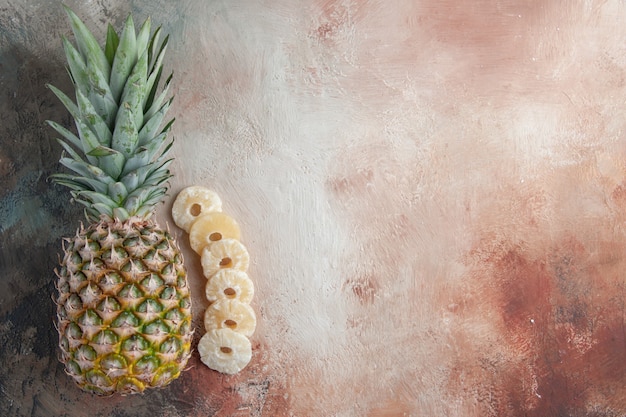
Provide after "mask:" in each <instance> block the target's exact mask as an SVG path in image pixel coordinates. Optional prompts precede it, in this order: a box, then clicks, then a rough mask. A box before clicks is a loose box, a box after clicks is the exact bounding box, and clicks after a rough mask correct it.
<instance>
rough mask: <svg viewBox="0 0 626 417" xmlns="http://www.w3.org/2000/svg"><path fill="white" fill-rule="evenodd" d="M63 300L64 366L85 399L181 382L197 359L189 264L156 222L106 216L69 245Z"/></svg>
mask: <svg viewBox="0 0 626 417" xmlns="http://www.w3.org/2000/svg"><path fill="white" fill-rule="evenodd" d="M63 246H64V256H63V259H62V260H61V262H60V269H58V270H57V271H55V272H56V273H57V276H58V281H57V291H58V297H57V299H56V305H57V329H58V333H59V347H60V351H61V355H60V361H61V362H62V363H63V364H64V365H65V370H66V373H67V374H68V375H70V376H71V377H72V378H74V380H75V381H76V383H77V384H78V385H79V386H80V387H81V388H82V389H83V390H85V391H88V392H92V393H94V394H98V395H110V394H114V393H120V394H133V393H140V392H143V391H144V390H145V389H147V388H156V387H163V386H165V385H167V384H169V383H170V382H171V381H172V380H174V379H175V378H177V377H178V376H179V374H180V373H181V372H182V371H183V369H184V368H185V365H186V363H187V360H188V359H189V357H190V352H191V341H192V337H193V330H192V325H191V298H190V294H189V286H188V285H187V275H186V270H185V268H184V265H183V256H182V253H181V252H180V250H179V248H178V246H177V243H176V241H175V240H174V239H173V238H172V236H171V235H170V234H169V232H167V231H164V230H161V229H160V228H159V227H158V226H157V225H156V224H155V223H154V222H153V221H152V220H145V219H142V218H139V217H132V218H130V219H128V220H125V221H119V220H112V219H110V218H107V217H105V216H103V218H102V219H101V220H100V221H99V222H97V223H92V224H91V225H90V226H89V227H87V228H83V227H82V226H81V228H80V229H79V230H78V231H77V232H76V235H75V236H74V237H73V238H69V239H65V241H64V245H63Z"/></svg>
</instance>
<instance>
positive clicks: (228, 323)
mask: <svg viewBox="0 0 626 417" xmlns="http://www.w3.org/2000/svg"><path fill="white" fill-rule="evenodd" d="M224 325H225V326H226V327H229V328H231V329H235V328H236V327H237V322H236V321H235V320H231V319H227V320H224Z"/></svg>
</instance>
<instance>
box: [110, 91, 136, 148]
mask: <svg viewBox="0 0 626 417" xmlns="http://www.w3.org/2000/svg"><path fill="white" fill-rule="evenodd" d="M111 147H112V148H113V149H115V150H117V151H119V152H121V153H122V154H123V155H124V156H125V157H126V158H128V157H129V156H130V155H132V154H133V152H134V151H135V148H136V147H137V127H136V125H135V115H134V114H133V111H132V108H131V107H130V105H128V103H122V105H121V106H120V109H119V110H118V113H117V120H116V121H115V130H114V131H113V139H112V141H111Z"/></svg>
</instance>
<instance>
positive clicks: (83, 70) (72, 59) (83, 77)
mask: <svg viewBox="0 0 626 417" xmlns="http://www.w3.org/2000/svg"><path fill="white" fill-rule="evenodd" d="M61 41H62V42H63V50H64V51H65V59H66V60H67V64H68V66H69V72H70V75H71V77H72V81H73V82H74V85H75V86H76V88H77V89H78V90H81V91H82V92H83V93H85V94H87V92H88V91H89V78H88V76H87V64H85V60H84V59H83V57H82V55H81V54H80V52H78V51H77V50H76V48H74V45H72V43H71V42H70V41H69V40H67V38H66V37H65V36H63V37H61Z"/></svg>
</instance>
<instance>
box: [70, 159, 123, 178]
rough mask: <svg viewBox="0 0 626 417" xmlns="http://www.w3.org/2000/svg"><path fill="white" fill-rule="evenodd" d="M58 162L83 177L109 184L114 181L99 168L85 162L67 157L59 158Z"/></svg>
mask: <svg viewBox="0 0 626 417" xmlns="http://www.w3.org/2000/svg"><path fill="white" fill-rule="evenodd" d="M59 162H60V163H61V165H63V166H64V167H66V168H68V169H70V170H72V171H74V172H75V173H77V174H80V175H82V176H83V177H85V178H93V179H94V180H95V181H98V182H101V183H102V184H109V183H112V182H113V181H114V180H113V178H111V177H109V176H108V175H107V174H106V173H105V172H104V171H102V170H101V169H100V168H98V167H96V166H93V165H90V164H88V163H86V162H83V161H77V160H74V159H72V158H67V157H63V158H61V159H60V160H59Z"/></svg>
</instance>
